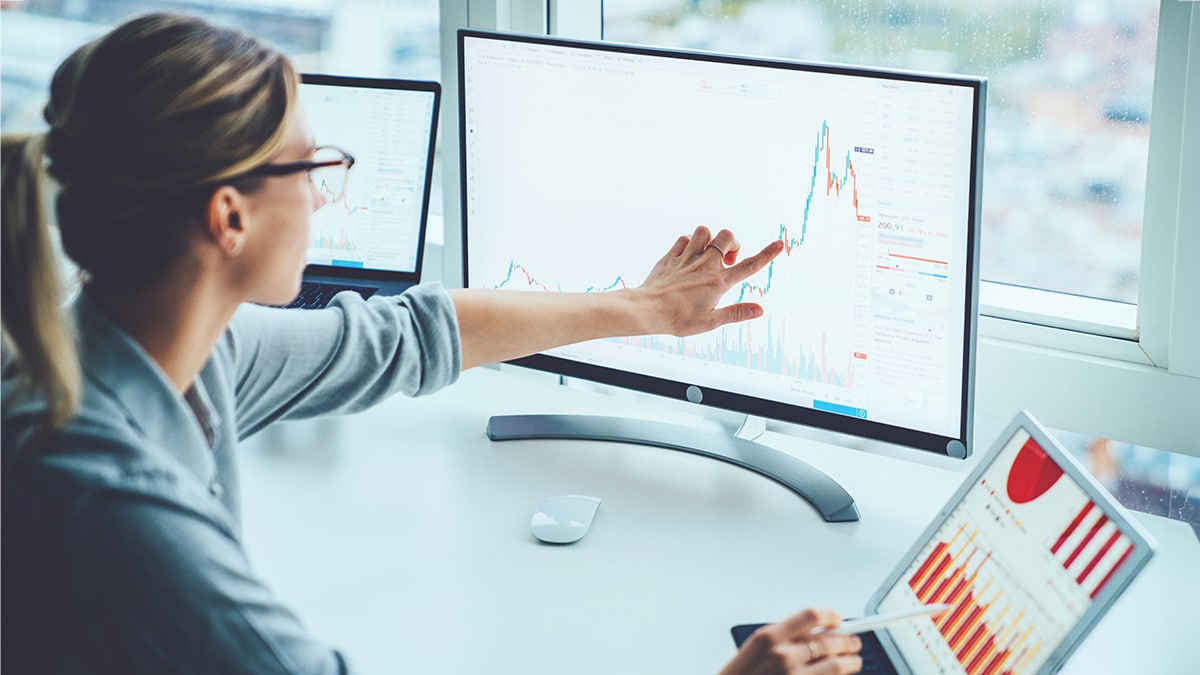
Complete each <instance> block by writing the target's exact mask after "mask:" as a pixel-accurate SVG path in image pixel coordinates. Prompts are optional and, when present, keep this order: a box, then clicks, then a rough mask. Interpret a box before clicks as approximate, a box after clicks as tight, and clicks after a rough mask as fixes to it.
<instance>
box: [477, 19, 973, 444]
mask: <svg viewBox="0 0 1200 675" xmlns="http://www.w3.org/2000/svg"><path fill="white" fill-rule="evenodd" d="M458 56H459V93H460V106H459V109H460V120H459V122H460V135H461V146H460V147H461V152H462V156H461V161H462V217H463V242H464V244H463V245H464V275H465V283H466V286H468V287H478V288H507V289H514V290H524V291H530V292H539V291H547V290H556V291H557V290H563V291H588V292H605V291H608V290H611V289H616V288H621V287H624V286H634V285H637V284H638V283H640V282H641V281H642V278H643V276H644V275H645V274H647V273H648V272H649V270H650V269H651V267H652V266H653V264H654V262H655V261H656V260H657V259H658V258H659V257H660V256H661V255H662V254H663V252H665V251H666V249H667V248H668V247H669V246H670V244H671V243H672V242H673V241H674V240H675V238H676V237H677V236H679V235H680V234H687V233H690V232H691V231H692V230H693V229H694V228H695V227H696V226H698V225H705V226H707V227H709V228H710V229H711V230H713V231H714V232H715V231H716V230H719V229H721V228H729V229H731V230H732V231H733V232H734V233H735V234H736V235H737V236H738V238H739V240H740V242H741V243H742V246H743V250H744V251H749V252H752V251H756V250H758V249H759V248H761V247H762V246H764V245H765V244H766V243H768V242H769V241H770V240H772V239H782V240H783V241H784V243H785V245H786V246H785V251H784V253H783V254H781V255H780V256H779V257H778V258H777V259H776V260H775V261H773V262H772V263H771V265H770V266H769V267H768V268H767V269H766V270H764V271H763V272H761V273H760V274H758V275H757V276H756V277H753V278H751V279H749V280H747V281H746V282H745V283H742V284H741V285H739V286H738V287H735V288H734V289H732V290H731V292H730V293H729V294H728V296H727V297H726V298H724V300H723V302H722V304H725V303H728V302H734V301H737V300H739V299H744V298H753V299H754V300H755V301H756V302H759V303H761V304H762V305H763V307H764V309H765V310H766V314H765V316H764V317H762V318H759V319H756V320H754V321H750V322H747V323H742V324H734V325H729V326H726V327H724V328H721V329H719V330H716V331H713V332H710V333H706V334H703V335H697V336H694V337H689V338H676V337H670V336H648V337H636V338H628V339H612V340H598V341H593V342H587V343H582V344H577V345H572V346H569V347H564V348H561V349H555V350H551V351H547V352H545V353H542V354H538V355H535V356H532V357H529V358H526V359H521V360H519V361H516V363H518V364H520V365H524V366H530V367H533V368H538V369H542V370H548V371H553V372H556V373H561V374H564V375H568V376H573V377H581V378H586V379H589V380H595V381H599V382H603V383H607V384H612V385H618V386H621V387H627V388H631V389H635V390H640V391H644V392H649V393H653V394H659V395H663V396H669V397H675V398H685V399H688V400H693V401H700V402H702V403H704V404H705V405H711V406H716V407H719V408H725V409H729V410H733V411H738V412H742V413H747V414H752V415H757V416H763V417H767V418H774V419H779V420H785V421H788V422H793V423H799V424H804V425H810V426H813V427H818V428H823V429H829V430H833V431H838V432H843V433H849V434H854V435H857V436H862V437H867V438H871V439H877V440H881V441H886V442H891V443H896V444H900V445H904V446H910V447H915V448H920V449H923V450H929V451H933V452H937V453H941V454H947V455H950V456H955V457H965V456H966V455H967V454H968V452H969V448H970V438H971V418H972V398H973V375H974V373H973V371H974V353H975V329H976V303H977V300H976V297H977V292H978V273H977V269H978V252H977V242H978V230H979V220H980V171H981V168H982V146H983V115H984V100H985V91H986V83H985V81H984V80H982V79H980V78H971V77H963V76H949V75H933V74H922V73H912V72H901V71H890V70H878V69H869V68H858V67H851V66H841V65H826V64H814V63H801V62H794V61H780V60H769V59H759V58H750V57H744V56H729V55H720V54H712V53H699V52H691V51H679V50H668V49H657V48H648V47H641V46H630V45H624V44H616V43H604V42H584V41H576V40H565V39H557V38H546V37H533V36H524V35H511V34H503V33H493V32H485V31H474V30H462V31H460V32H459V36H458Z"/></svg>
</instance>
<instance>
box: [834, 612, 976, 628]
mask: <svg viewBox="0 0 1200 675" xmlns="http://www.w3.org/2000/svg"><path fill="white" fill-rule="evenodd" d="M953 608H954V605H921V606H920V607H914V608H912V609H902V610H900V611H896V612H885V613H883V614H872V615H870V616H860V617H856V618H853V619H847V620H846V621H843V622H842V624H841V625H840V626H838V627H837V628H834V629H832V630H831V631H830V632H832V633H867V632H870V631H873V630H876V629H879V628H883V627H885V626H890V625H892V624H894V623H901V622H903V621H907V620H909V619H912V618H915V617H918V616H930V615H934V616H936V615H938V614H941V613H942V612H944V611H946V610H948V609H953Z"/></svg>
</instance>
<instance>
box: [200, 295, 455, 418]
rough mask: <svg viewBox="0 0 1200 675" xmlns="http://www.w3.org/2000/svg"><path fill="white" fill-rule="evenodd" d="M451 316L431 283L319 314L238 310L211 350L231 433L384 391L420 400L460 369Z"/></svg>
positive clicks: (351, 408) (351, 299) (347, 408)
mask: <svg viewBox="0 0 1200 675" xmlns="http://www.w3.org/2000/svg"><path fill="white" fill-rule="evenodd" d="M460 350H461V345H460V342H459V335H458V318H457V315H456V314H455V311H454V304H453V303H452V302H451V300H450V296H449V295H448V294H447V293H446V291H445V290H444V289H443V288H442V287H441V286H440V285H438V284H421V285H418V286H414V287H413V288H411V289H409V290H408V291H407V292H405V293H403V294H401V295H398V296H393V297H373V298H371V299H369V300H366V301H364V300H363V299H362V298H361V297H359V296H358V295H357V294H355V293H341V294H339V295H338V296H337V297H335V298H334V300H333V302H332V303H331V304H330V306H329V307H327V308H326V309H321V310H301V309H274V308H268V307H260V306H256V305H246V306H244V307H242V308H241V309H239V310H238V313H237V315H236V316H235V317H234V320H233V321H232V322H231V324H230V329H229V331H228V332H227V333H226V336H225V339H224V341H223V343H222V344H221V345H219V346H218V351H219V352H222V353H223V354H224V355H225V358H228V359H229V360H231V361H232V363H231V368H232V369H233V376H234V388H235V392H236V398H237V403H236V405H237V416H238V429H239V432H238V433H239V435H240V436H241V437H242V438H245V437H247V436H249V435H251V434H253V433H254V432H256V431H258V430H259V429H261V428H262V427H263V426H265V425H267V424H269V423H270V422H273V421H275V420H278V419H302V418H306V417H313V416H316V415H323V414H329V413H347V412H355V411H358V410H362V409H364V408H367V407H369V406H371V405H373V404H375V403H377V402H378V401H380V400H382V399H384V398H386V397H387V396H389V395H391V394H394V393H404V394H407V395H409V396H417V395H421V394H427V393H430V392H433V391H436V390H438V389H440V388H441V387H444V386H446V385H447V384H450V383H451V382H453V381H454V380H455V379H457V377H458V374H459V371H460V369H461V368H462V355H461V351H460Z"/></svg>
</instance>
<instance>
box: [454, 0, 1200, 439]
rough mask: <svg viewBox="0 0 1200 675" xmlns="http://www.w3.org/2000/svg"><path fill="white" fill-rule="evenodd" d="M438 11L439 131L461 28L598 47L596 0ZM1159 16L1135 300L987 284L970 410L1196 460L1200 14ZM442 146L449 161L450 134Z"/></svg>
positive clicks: (1166, 11) (1176, 9)
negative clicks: (1028, 417) (1021, 417)
mask: <svg viewBox="0 0 1200 675" xmlns="http://www.w3.org/2000/svg"><path fill="white" fill-rule="evenodd" d="M440 4H441V54H442V82H443V86H444V91H445V92H446V96H445V97H444V103H443V108H442V111H443V114H444V115H445V117H444V118H443V120H444V121H445V122H446V123H447V124H449V125H450V126H449V127H446V126H445V125H443V128H452V129H453V128H457V119H458V101H457V92H458V82H457V80H458V77H457V63H456V60H457V49H456V31H457V29H458V28H459V27H472V28H484V29H494V30H511V31H514V32H525V33H537V34H550V35H558V36H562V37H574V38H583V39H593V40H596V39H601V38H602V37H603V35H602V31H603V25H602V21H603V11H602V10H603V2H602V0H440ZM1160 12H1161V13H1160V20H1159V33H1158V48H1157V56H1156V63H1155V82H1154V89H1153V94H1152V102H1151V106H1152V110H1153V111H1154V117H1153V121H1152V124H1151V131H1150V149H1149V164H1148V166H1147V189H1146V205H1145V217H1144V224H1143V238H1142V253H1141V271H1140V281H1139V290H1138V303H1137V305H1129V304H1127V303H1119V302H1113V301H1107V300H1098V299H1094V298H1083V297H1079V296H1072V295H1069V294H1064V293H1056V292H1052V291H1045V290H1039V289H1030V288H1020V287H1014V286H1009V285H1006V284H1000V283H995V282H988V281H984V282H982V283H981V292H980V322H979V349H978V354H977V362H976V393H975V409H976V414H979V415H987V416H991V417H994V418H996V419H1007V418H1010V417H1011V416H1012V415H1013V414H1015V413H1016V412H1017V411H1018V410H1021V409H1028V410H1031V411H1032V412H1033V413H1034V414H1035V415H1037V416H1038V418H1039V419H1041V420H1042V421H1044V422H1045V423H1046V424H1048V425H1049V426H1051V427H1056V428H1060V429H1066V430H1072V431H1078V432H1083V433H1089V434H1095V435H1099V436H1104V437H1107V438H1113V439H1117V440H1121V441H1125V442H1130V443H1135V444H1139V445H1146V446H1150V447H1156V448H1161V449H1164V450H1170V451H1174V452H1183V453H1186V454H1191V455H1196V456H1200V265H1190V266H1189V265H1187V264H1185V261H1189V260H1200V222H1197V221H1196V220H1195V219H1193V221H1192V222H1190V223H1188V222H1185V220H1186V219H1187V214H1196V213H1200V189H1197V186H1200V3H1197V2H1189V1H1185V0H1161V8H1160ZM1189 73H1191V75H1192V77H1191V82H1192V83H1193V84H1192V86H1190V87H1189V86H1188V83H1189V78H1188V74H1189ZM1189 112H1190V114H1189ZM1187 120H1191V121H1192V122H1191V124H1188V123H1186V121H1187ZM443 141H444V142H445V146H446V147H445V148H444V151H445V152H447V153H449V154H447V155H446V156H448V157H457V156H458V138H457V134H447V135H446V137H444V138H443ZM444 169H445V173H444V178H443V180H444V181H445V182H444V190H443V197H444V199H445V214H446V222H447V223H448V224H449V226H448V227H447V228H446V232H445V245H444V247H443V250H442V269H443V281H444V283H446V284H447V285H448V286H451V287H456V286H461V284H462V262H461V261H462V256H461V247H462V232H461V216H460V213H459V209H460V201H459V176H458V167H457V166H454V163H453V162H449V163H447V164H446V165H445V166H444ZM985 180H986V176H985ZM1189 187H1190V188H1191V189H1188V188H1189ZM979 440H980V441H983V442H984V443H985V444H986V442H987V441H988V440H990V439H979Z"/></svg>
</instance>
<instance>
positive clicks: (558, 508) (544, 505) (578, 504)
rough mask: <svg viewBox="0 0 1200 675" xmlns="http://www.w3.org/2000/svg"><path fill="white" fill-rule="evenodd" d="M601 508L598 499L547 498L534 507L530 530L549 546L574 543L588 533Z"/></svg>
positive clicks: (584, 497)
mask: <svg viewBox="0 0 1200 675" xmlns="http://www.w3.org/2000/svg"><path fill="white" fill-rule="evenodd" d="M598 508H600V498H599V497H588V496H586V495H561V496H558V497H546V498H545V499H543V500H542V501H540V502H538V503H537V506H536V507H534V509H533V518H532V519H530V521H529V530H530V531H531V532H533V536H535V537H537V538H538V539H540V540H542V541H544V542H546V543H548V544H572V543H574V542H577V541H579V540H580V539H582V538H583V535H585V534H587V533H588V529H589V528H590V527H591V526H592V518H594V517H595V516H596V509H598Z"/></svg>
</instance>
